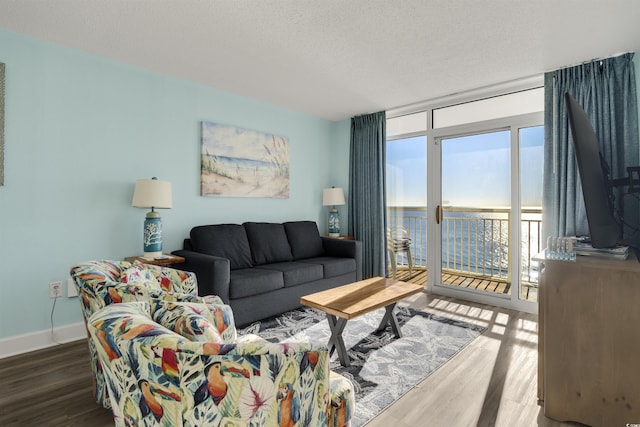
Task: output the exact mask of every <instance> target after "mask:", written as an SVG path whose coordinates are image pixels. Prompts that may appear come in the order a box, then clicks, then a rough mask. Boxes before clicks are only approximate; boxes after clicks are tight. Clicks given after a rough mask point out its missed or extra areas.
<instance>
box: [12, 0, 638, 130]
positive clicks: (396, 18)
mask: <svg viewBox="0 0 640 427" xmlns="http://www.w3.org/2000/svg"><path fill="white" fill-rule="evenodd" d="M0 27H2V28H5V29H7V30H10V31H14V32H17V33H23V34H27V35H31V36H34V37H37V38H41V39H45V40H49V41H52V42H54V43H58V44H61V45H65V46H70V47H73V48H76V49H80V50H82V51H86V52H90V53H93V54H95V55H98V56H102V57H106V58H110V59H113V60H116V61H121V62H125V63H128V64H132V65H135V66H139V67H143V68H147V69H150V70H154V71H156V72H159V73H162V74H165V75H169V76H174V77H178V78H181V79H185V80H190V81H193V82H196V83H200V84H203V85H208V86H213V87H216V88H218V89H221V90H224V91H227V92H231V93H235V94H239V95H243V96H246V97H249V98H254V99H258V100H262V101H264V102H267V103H270V104H275V105H279V106H282V107H286V108H288V109H291V110H295V111H300V112H304V113H307V114H310V115H313V116H316V117H320V118H324V119H328V120H342V119H346V118H349V117H352V116H354V115H358V114H364V113H369V112H374V111H380V110H388V109H391V108H394V107H399V106H404V105H407V104H413V103H416V102H420V101H425V100H429V99H433V98H437V97H440V96H445V95H449V94H453V93H457V92H462V91H465V90H470V89H476V88H481V87H484V86H489V85H493V84H498V83H502V82H506V81H510V80H515V79H520V78H525V77H530V76H533V75H539V74H541V73H543V72H545V71H550V70H554V69H557V68H562V67H564V66H567V65H573V64H577V63H580V62H584V61H588V60H591V59H594V58H603V57H607V56H611V55H614V54H617V53H621V52H626V51H638V50H640V1H638V0H606V1H605V0H599V1H595V0H485V1H479V0H438V1H436V0H56V1H52V0H0ZM1 59H2V51H1V48H0V60H1Z"/></svg>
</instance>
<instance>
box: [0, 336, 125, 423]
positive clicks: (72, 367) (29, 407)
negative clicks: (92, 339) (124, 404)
mask: <svg viewBox="0 0 640 427" xmlns="http://www.w3.org/2000/svg"><path fill="white" fill-rule="evenodd" d="M0 378H2V381H1V384H2V386H1V387H0V426H3V427H7V426H16V427H18V426H20V427H24V426H78V427H80V426H84V427H94V426H95V427H103V426H112V425H113V417H112V415H111V411H110V410H106V409H104V408H102V407H101V406H98V405H97V404H96V403H95V401H94V400H93V395H92V393H91V390H92V381H91V367H90V365H89V349H88V348H87V342H86V341H85V340H81V341H75V342H73V343H69V344H62V345H58V346H56V347H52V348H47V349H43V350H38V351H34V352H31V353H27V354H23V355H18V356H13V357H9V358H6V359H0Z"/></svg>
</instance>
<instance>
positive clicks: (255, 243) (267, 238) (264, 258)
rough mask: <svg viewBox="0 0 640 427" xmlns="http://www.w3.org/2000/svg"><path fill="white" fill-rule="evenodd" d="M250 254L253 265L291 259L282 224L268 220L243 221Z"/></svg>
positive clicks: (289, 247)
mask: <svg viewBox="0 0 640 427" xmlns="http://www.w3.org/2000/svg"><path fill="white" fill-rule="evenodd" d="M242 225H243V226H244V228H245V230H246V231H247V238H248V239H249V246H251V255H252V256H253V263H254V264H255V265H263V264H270V263H272V262H285V261H291V260H292V257H291V246H289V240H287V233H286V232H285V231H284V225H282V224H276V223H270V222H245V223H244V224H242Z"/></svg>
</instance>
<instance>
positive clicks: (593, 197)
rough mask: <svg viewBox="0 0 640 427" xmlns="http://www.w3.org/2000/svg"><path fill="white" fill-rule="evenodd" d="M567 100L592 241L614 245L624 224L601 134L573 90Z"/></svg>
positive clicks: (596, 246) (603, 245)
mask: <svg viewBox="0 0 640 427" xmlns="http://www.w3.org/2000/svg"><path fill="white" fill-rule="evenodd" d="M565 101H566V104H567V110H568V113H569V124H570V127H571V134H572V135H573V146H574V148H575V153H576V160H577V163H578V173H579V174H580V183H581V184H582V195H583V197H584V205H585V210H586V212H587V222H588V223H589V234H590V238H591V245H592V246H593V247H594V248H610V247H614V246H615V245H616V243H618V242H620V241H621V240H622V225H621V219H620V218H618V217H617V216H616V212H615V208H614V195H613V186H612V183H611V179H610V177H609V167H608V166H607V163H606V161H605V160H604V158H603V157H602V154H601V153H600V144H599V142H598V137H597V136H596V133H595V132H594V130H593V126H591V121H590V120H589V116H587V113H585V111H584V110H583V109H582V106H581V105H580V104H579V103H578V101H576V100H575V99H574V98H573V97H572V96H571V95H570V94H568V93H566V94H565Z"/></svg>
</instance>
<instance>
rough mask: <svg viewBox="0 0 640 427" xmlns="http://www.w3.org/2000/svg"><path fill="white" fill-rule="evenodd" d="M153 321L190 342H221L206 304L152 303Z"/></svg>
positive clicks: (160, 301)
mask: <svg viewBox="0 0 640 427" xmlns="http://www.w3.org/2000/svg"><path fill="white" fill-rule="evenodd" d="M152 317H153V320H154V321H155V322H157V323H159V324H161V325H162V326H164V327H165V328H167V329H170V330H172V331H173V332H175V333H177V334H180V335H182V336H183V337H185V338H187V339H189V340H191V341H204V342H215V343H219V344H221V343H222V342H223V340H222V338H221V337H220V334H219V333H218V329H217V328H216V327H215V325H214V320H213V313H211V311H210V310H209V308H208V307H207V305H206V304H199V303H188V302H168V301H162V300H155V301H153V302H152Z"/></svg>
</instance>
